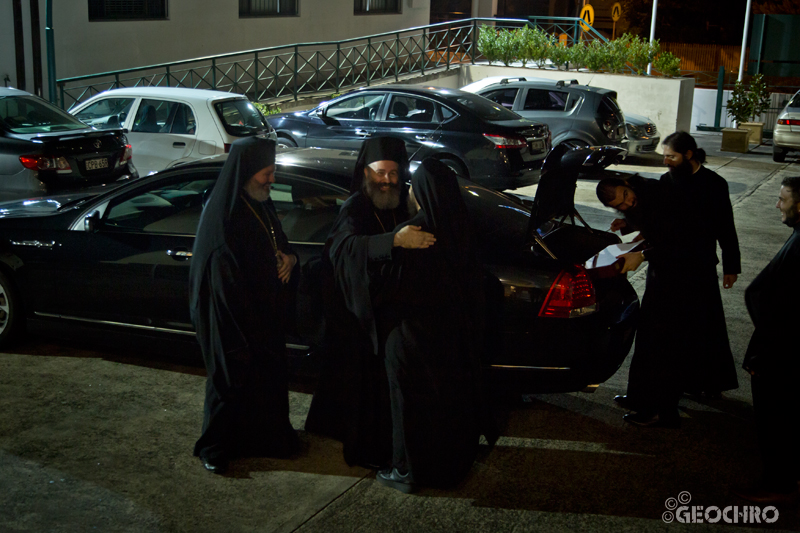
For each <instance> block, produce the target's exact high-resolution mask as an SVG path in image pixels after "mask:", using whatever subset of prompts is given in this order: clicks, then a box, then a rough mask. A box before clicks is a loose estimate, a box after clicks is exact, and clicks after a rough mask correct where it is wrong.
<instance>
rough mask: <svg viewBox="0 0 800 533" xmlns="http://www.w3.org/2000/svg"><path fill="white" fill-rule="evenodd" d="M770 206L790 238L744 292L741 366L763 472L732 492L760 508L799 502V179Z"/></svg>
mask: <svg viewBox="0 0 800 533" xmlns="http://www.w3.org/2000/svg"><path fill="white" fill-rule="evenodd" d="M775 207H777V208H778V209H779V210H780V212H781V221H782V222H783V223H784V224H786V225H787V226H789V227H790V228H792V234H791V235H790V236H789V238H788V239H787V240H786V242H785V243H784V245H783V247H781V249H780V250H779V251H778V253H777V254H775V257H773V258H772V261H770V262H769V264H768V265H767V266H766V267H764V270H762V271H761V273H759V274H758V276H756V278H755V279H754V280H753V282H752V283H750V286H748V287H747V290H746V291H745V293H744V296H745V303H746V304H747V311H748V312H749V313H750V318H751V319H752V320H753V325H754V326H755V331H754V332H753V336H752V337H751V338H750V344H749V345H748V346H747V353H746V354H745V357H744V364H743V365H742V366H743V367H744V369H745V370H747V371H748V372H749V373H750V375H751V376H752V377H751V380H752V392H753V411H754V412H755V418H756V433H757V434H758V446H759V450H760V452H761V461H762V469H763V470H762V472H763V473H762V478H761V481H760V483H759V484H758V485H756V486H754V487H748V488H742V489H739V490H734V491H733V492H734V494H736V495H738V496H740V497H742V498H745V499H746V500H750V501H753V502H758V503H762V504H767V503H789V502H792V501H795V502H796V501H797V497H798V494H797V492H798V486H797V481H798V480H799V479H800V455H798V453H797V450H798V446H797V418H798V412H800V396H798V395H797V390H796V389H797V380H798V378H800V352H799V351H798V349H797V331H796V330H795V328H796V327H797V324H798V310H797V309H798V308H797V305H798V301H800V176H794V177H787V178H784V179H783V181H782V182H781V190H780V194H779V196H778V202H777V204H776V205H775Z"/></svg>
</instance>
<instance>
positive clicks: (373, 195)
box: [364, 179, 400, 210]
mask: <svg viewBox="0 0 800 533" xmlns="http://www.w3.org/2000/svg"><path fill="white" fill-rule="evenodd" d="M364 192H365V193H366V195H367V196H368V197H369V199H370V200H372V205H374V206H375V208H376V209H380V210H386V209H396V208H397V206H399V205H400V184H399V183H390V184H389V190H387V191H382V190H380V188H379V187H378V185H376V184H375V183H373V181H372V180H370V179H365V180H364Z"/></svg>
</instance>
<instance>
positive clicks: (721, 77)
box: [714, 66, 725, 128]
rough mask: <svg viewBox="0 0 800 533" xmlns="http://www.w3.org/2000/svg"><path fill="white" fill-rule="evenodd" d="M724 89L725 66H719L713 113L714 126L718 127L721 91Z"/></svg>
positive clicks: (720, 113) (720, 111) (720, 112)
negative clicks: (715, 104) (715, 107)
mask: <svg viewBox="0 0 800 533" xmlns="http://www.w3.org/2000/svg"><path fill="white" fill-rule="evenodd" d="M724 89H725V67H723V66H720V67H719V77H718V78H717V109H716V113H715V114H714V127H715V128H719V123H720V116H721V115H722V92H723V90H724Z"/></svg>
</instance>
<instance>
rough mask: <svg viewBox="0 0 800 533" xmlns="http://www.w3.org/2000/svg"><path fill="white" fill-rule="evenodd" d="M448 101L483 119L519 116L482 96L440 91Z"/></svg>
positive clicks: (513, 118)
mask: <svg viewBox="0 0 800 533" xmlns="http://www.w3.org/2000/svg"><path fill="white" fill-rule="evenodd" d="M440 94H441V96H442V97H443V98H444V99H445V100H448V101H450V102H455V103H457V104H460V105H461V106H463V107H466V108H467V109H469V110H470V111H472V112H473V113H475V114H476V115H478V117H480V118H482V119H483V120H518V119H519V118H520V117H519V115H517V114H516V113H514V112H513V111H509V110H508V109H506V108H504V107H503V106H502V105H500V104H496V103H494V102H492V101H491V100H487V99H486V98H484V97H483V96H479V95H477V94H469V93H462V92H460V93H449V94H448V93H444V92H443V93H440Z"/></svg>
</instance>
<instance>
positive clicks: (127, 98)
mask: <svg viewBox="0 0 800 533" xmlns="http://www.w3.org/2000/svg"><path fill="white" fill-rule="evenodd" d="M69 112H70V113H72V114H73V115H75V116H76V117H77V118H78V119H80V120H81V121H83V122H84V123H86V124H89V125H91V126H93V127H95V128H98V129H111V128H125V130H127V132H126V136H127V138H128V142H129V143H130V144H131V146H132V147H133V161H134V164H135V165H136V168H137V169H138V170H139V174H140V175H142V176H146V175H147V174H152V173H153V172H158V171H159V170H164V169H165V168H169V167H171V166H174V165H176V164H178V163H184V162H187V161H194V160H195V159H200V158H202V157H207V156H210V155H216V154H222V153H225V152H227V151H228V150H229V148H230V144H231V143H232V142H233V141H235V140H236V139H238V138H241V137H247V136H250V135H267V136H268V137H270V138H272V139H276V138H277V137H276V135H275V130H274V129H273V128H272V127H271V126H270V125H269V123H268V122H267V121H266V119H265V118H264V117H263V115H262V114H261V113H260V112H259V111H258V109H256V107H255V106H254V105H253V104H252V103H251V102H250V100H248V99H247V97H245V96H242V95H240V94H235V93H227V92H221V91H210V90H205V89H186V88H181V87H134V88H130V89H112V90H110V91H105V92H102V93H100V94H97V95H95V96H93V97H92V98H90V99H88V100H86V101H85V102H81V103H80V104H78V105H77V106H75V107H73V108H72V109H70V110H69Z"/></svg>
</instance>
